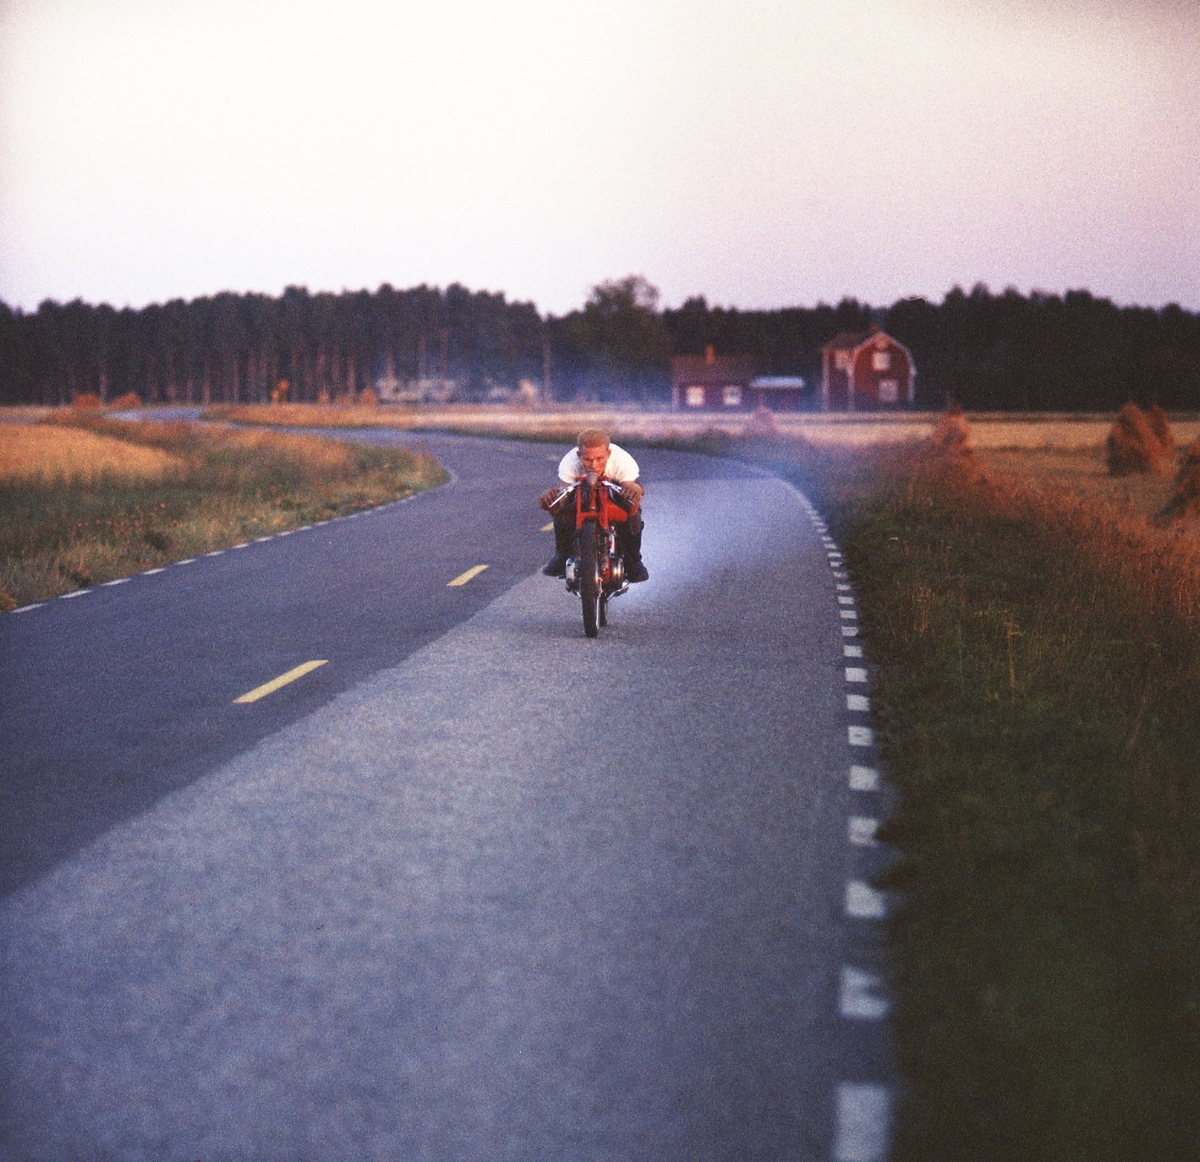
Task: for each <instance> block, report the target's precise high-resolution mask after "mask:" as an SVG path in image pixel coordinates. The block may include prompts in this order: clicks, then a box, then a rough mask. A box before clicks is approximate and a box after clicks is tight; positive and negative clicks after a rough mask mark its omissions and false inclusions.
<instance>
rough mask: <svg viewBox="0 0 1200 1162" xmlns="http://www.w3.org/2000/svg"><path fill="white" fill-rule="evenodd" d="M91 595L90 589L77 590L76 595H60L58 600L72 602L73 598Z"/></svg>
mask: <svg viewBox="0 0 1200 1162" xmlns="http://www.w3.org/2000/svg"><path fill="white" fill-rule="evenodd" d="M89 593H91V590H90V589H76V590H75V592H74V593H60V594H59V595H58V599H59V601H70V600H71V598H72V597H86V596H87V595H88V594H89Z"/></svg>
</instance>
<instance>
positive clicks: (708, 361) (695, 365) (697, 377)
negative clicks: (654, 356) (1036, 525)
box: [671, 355, 754, 385]
mask: <svg viewBox="0 0 1200 1162" xmlns="http://www.w3.org/2000/svg"><path fill="white" fill-rule="evenodd" d="M753 377H754V356H753V355H675V356H672V358H671V379H672V381H673V382H674V383H676V384H704V385H720V384H726V383H748V382H749V381H750V380H751V379H752V378H753Z"/></svg>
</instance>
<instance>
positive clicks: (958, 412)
mask: <svg viewBox="0 0 1200 1162" xmlns="http://www.w3.org/2000/svg"><path fill="white" fill-rule="evenodd" d="M925 452H926V454H927V455H932V456H940V457H946V458H949V459H954V458H956V457H961V456H973V455H974V454H975V451H974V449H973V448H972V446H971V425H970V424H968V423H967V417H966V416H965V415H963V410H962V408H961V407H959V406H958V404H955V405H954V406H953V407H952V408H948V409H947V410H946V411H944V412H943V413H942V414H941V415H940V416H938V421H937V423H936V424H934V425H933V431H932V432H930V433H929V439H928V440H927V441H926V442H925Z"/></svg>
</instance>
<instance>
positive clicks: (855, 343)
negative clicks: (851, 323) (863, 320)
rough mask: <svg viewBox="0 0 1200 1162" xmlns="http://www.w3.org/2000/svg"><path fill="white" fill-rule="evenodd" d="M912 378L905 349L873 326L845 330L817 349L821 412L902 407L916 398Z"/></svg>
mask: <svg viewBox="0 0 1200 1162" xmlns="http://www.w3.org/2000/svg"><path fill="white" fill-rule="evenodd" d="M916 379H917V369H916V366H915V364H914V363H913V358H912V354H911V353H910V351H909V350H908V348H907V347H905V346H904V344H903V343H899V342H897V341H896V340H895V339H893V338H892V337H891V335H888V334H886V333H885V332H883V331H881V330H880V329H879V328H878V327H875V326H873V327H872V328H871V329H870V330H869V331H868V332H866V334H861V333H858V334H855V333H853V332H849V331H845V332H843V333H842V334H840V335H837V336H836V337H834V338H833V339H831V340H830V341H829V342H828V343H826V344H825V346H824V347H822V348H821V410H822V411H826V412H828V411H847V412H855V411H876V410H881V409H890V408H901V407H905V406H907V405H909V404H911V403H912V402H913V400H914V399H915V398H916Z"/></svg>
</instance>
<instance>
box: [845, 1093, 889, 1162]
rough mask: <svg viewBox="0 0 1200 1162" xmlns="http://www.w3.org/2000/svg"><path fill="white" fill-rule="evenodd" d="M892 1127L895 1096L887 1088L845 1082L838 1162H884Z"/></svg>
mask: <svg viewBox="0 0 1200 1162" xmlns="http://www.w3.org/2000/svg"><path fill="white" fill-rule="evenodd" d="M891 1123H892V1094H891V1091H890V1090H889V1089H888V1087H887V1086H886V1085H872V1084H869V1083H866V1082H853V1081H843V1082H842V1083H841V1084H840V1085H839V1086H838V1087H837V1128H836V1132H835V1133H836V1136H835V1138H834V1143H833V1157H834V1162H884V1159H885V1158H886V1157H887V1152H888V1139H889V1137H890V1136H891Z"/></svg>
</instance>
